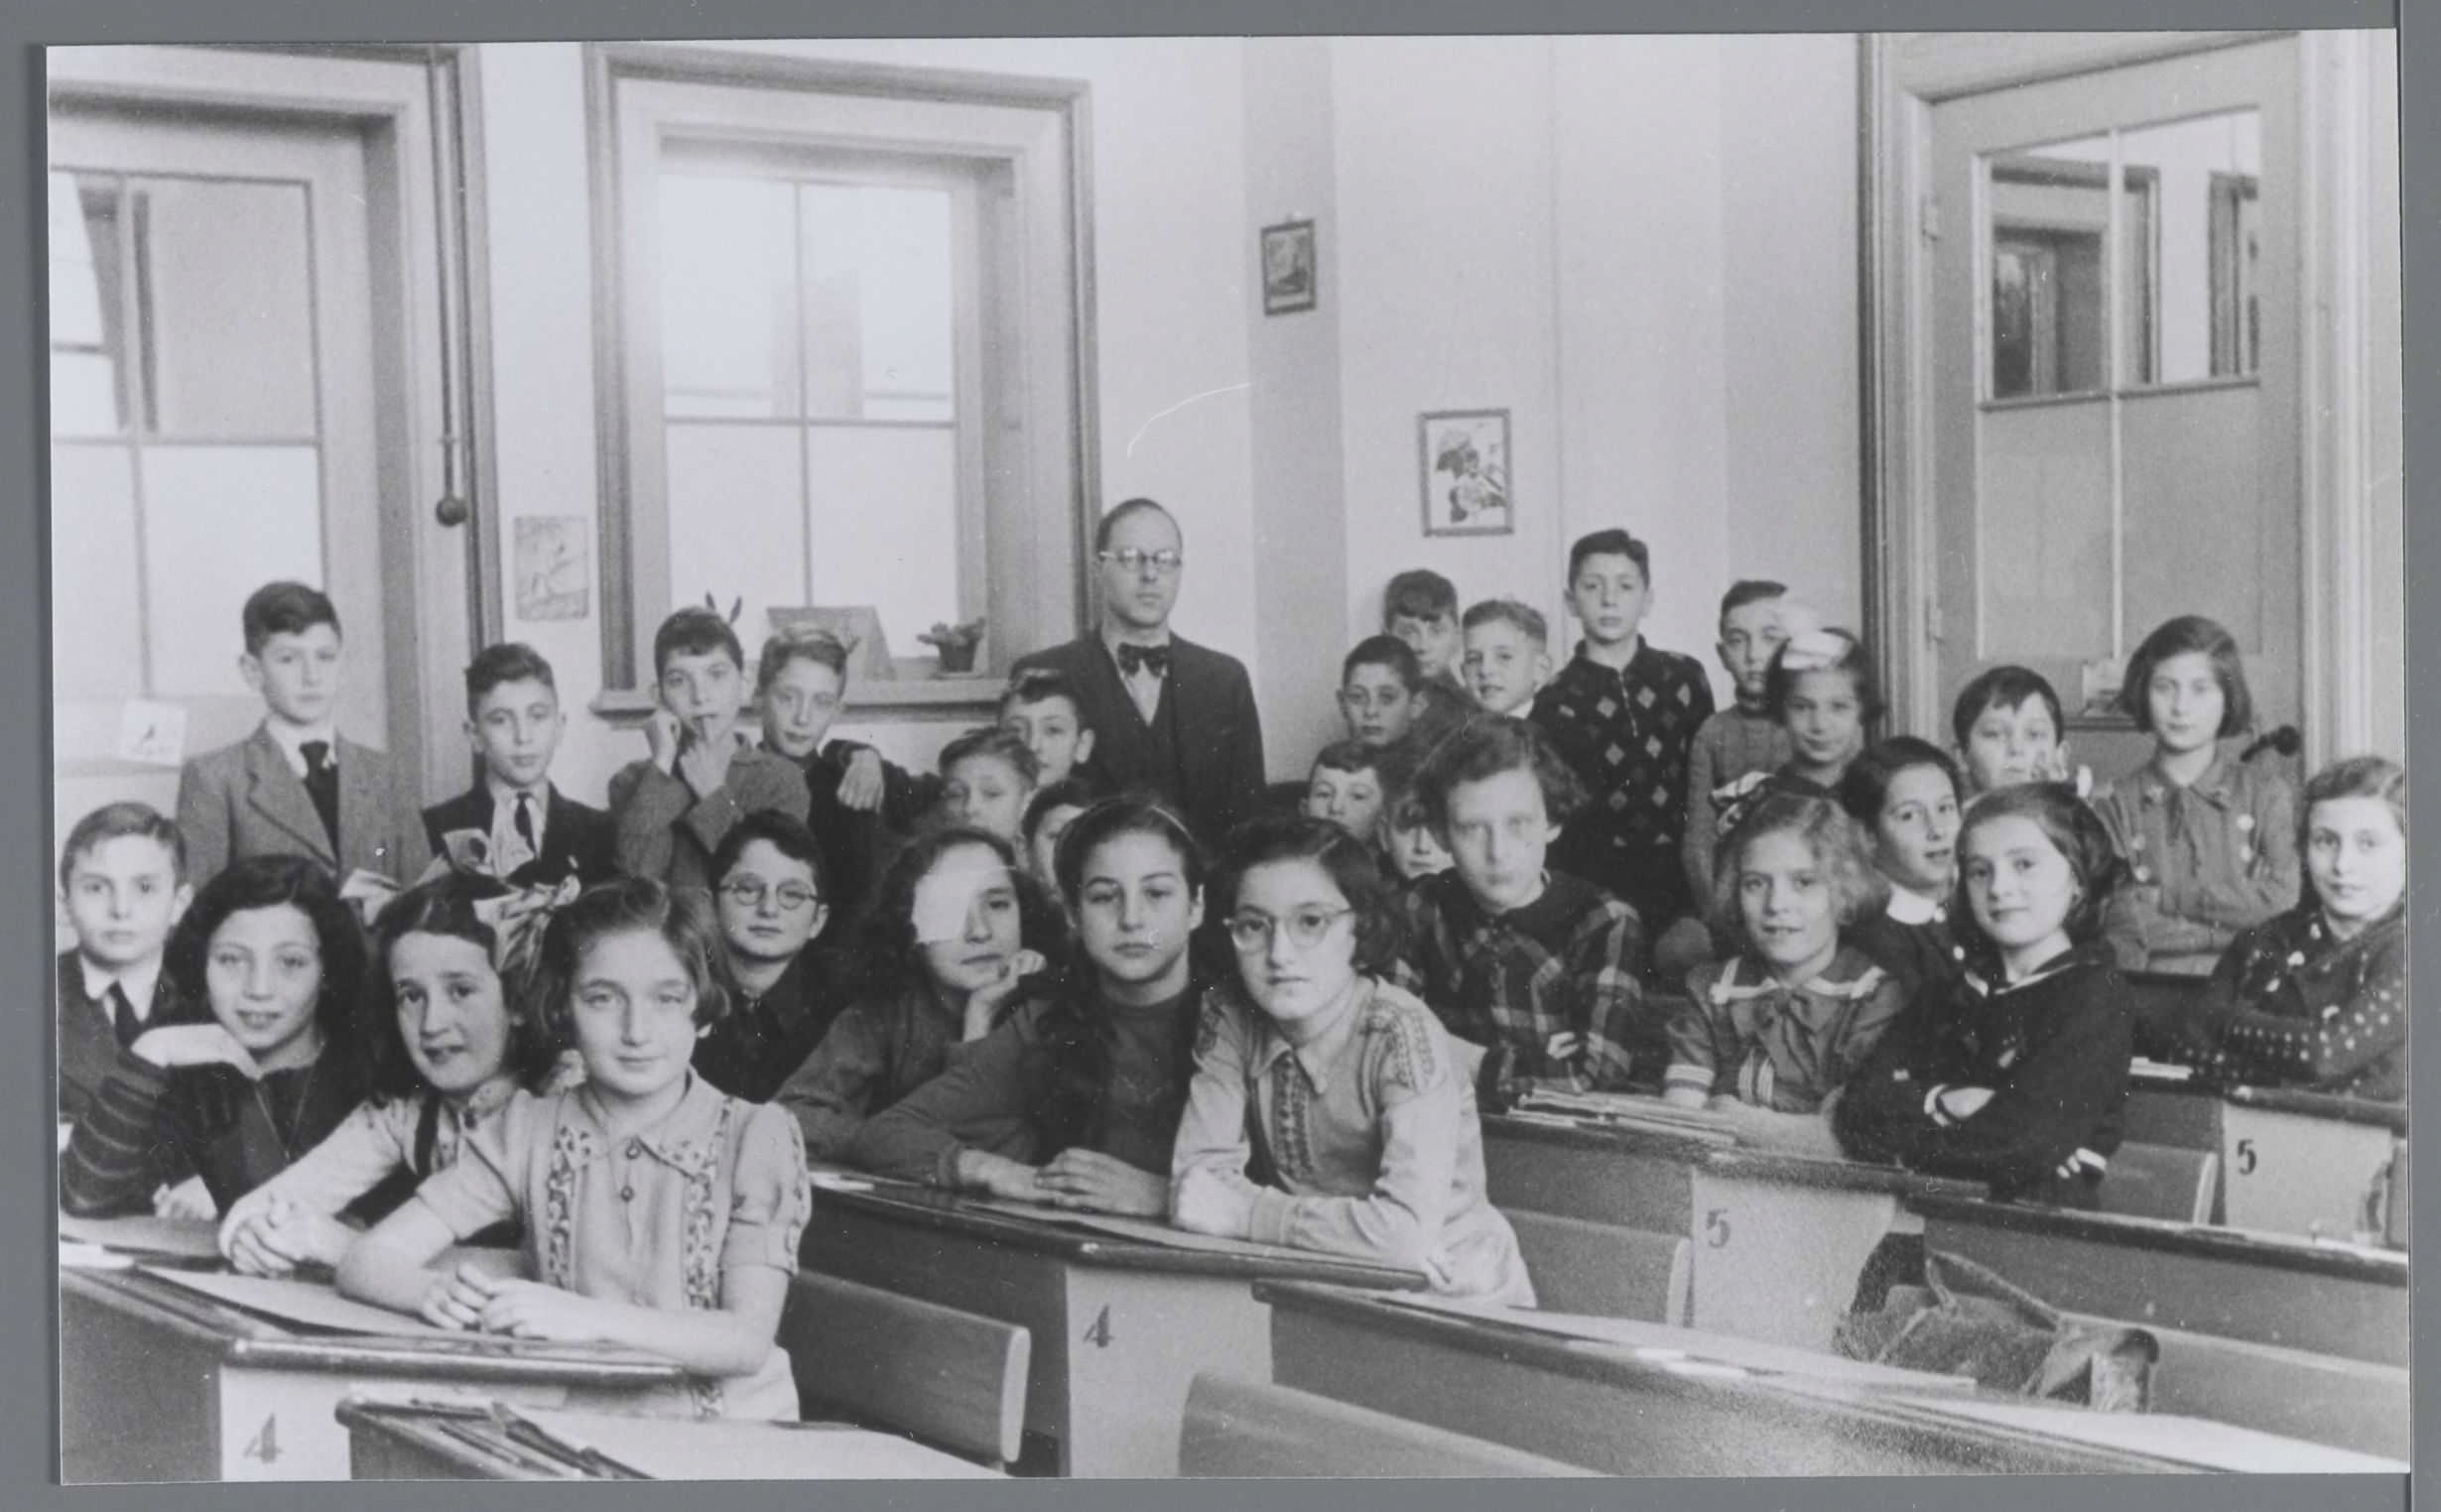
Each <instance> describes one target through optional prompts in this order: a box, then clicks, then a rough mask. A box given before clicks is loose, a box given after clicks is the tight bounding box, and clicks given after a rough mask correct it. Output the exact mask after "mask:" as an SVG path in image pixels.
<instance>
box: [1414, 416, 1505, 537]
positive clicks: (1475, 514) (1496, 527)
mask: <svg viewBox="0 0 2441 1512" xmlns="http://www.w3.org/2000/svg"><path fill="white" fill-rule="evenodd" d="M1416 434H1417V438H1418V441H1419V449H1420V451H1421V463H1422V465H1421V471H1422V473H1423V478H1424V534H1426V535H1427V536H1507V535H1513V534H1515V532H1516V529H1517V515H1516V507H1515V504H1514V503H1513V502H1512V501H1511V499H1510V498H1509V491H1508V490H1509V471H1508V411H1506V410H1440V411H1435V412H1433V413H1431V414H1428V415H1424V416H1422V417H1420V418H1418V420H1417V422H1416Z"/></svg>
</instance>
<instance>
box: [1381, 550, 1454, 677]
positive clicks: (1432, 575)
mask: <svg viewBox="0 0 2441 1512" xmlns="http://www.w3.org/2000/svg"><path fill="white" fill-rule="evenodd" d="M1381 633H1382V634H1384V635H1395V636H1397V637H1398V638H1399V639H1400V640H1402V641H1405V642H1406V643H1407V648H1408V649H1409V650H1410V651H1413V652H1414V653H1415V659H1416V665H1417V666H1418V667H1419V668H1420V669H1421V670H1422V672H1423V675H1424V685H1425V687H1426V688H1428V689H1429V690H1431V691H1432V692H1433V693H1445V692H1446V693H1449V694H1450V695H1451V696H1453V697H1455V698H1459V699H1461V700H1463V699H1465V698H1466V696H1467V689H1466V685H1465V684H1464V683H1463V682H1461V681H1460V680H1459V676H1458V658H1459V651H1460V644H1459V629H1458V585H1457V584H1456V583H1454V582H1452V581H1450V580H1449V579H1448V578H1447V577H1444V576H1442V575H1441V574H1440V573H1439V572H1436V571H1433V570H1431V569H1430V568H1427V567H1410V568H1408V569H1407V570H1406V571H1404V572H1401V573H1399V574H1398V575H1396V576H1395V577H1392V578H1391V579H1390V585H1389V586H1388V587H1387V588H1385V589H1383V590H1382V594H1381Z"/></svg>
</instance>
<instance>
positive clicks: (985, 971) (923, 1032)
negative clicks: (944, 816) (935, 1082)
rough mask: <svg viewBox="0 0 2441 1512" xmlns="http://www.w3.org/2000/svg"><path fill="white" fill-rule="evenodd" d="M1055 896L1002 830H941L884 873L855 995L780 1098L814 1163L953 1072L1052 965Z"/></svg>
mask: <svg viewBox="0 0 2441 1512" xmlns="http://www.w3.org/2000/svg"><path fill="white" fill-rule="evenodd" d="M1057 933H1058V923H1057V921H1056V919H1055V918H1054V917H1053V915H1052V912H1051V908H1050V905H1049V903H1048V902H1047V901H1046V900H1045V899H1044V898H1043V896H1042V894H1041V892H1040V891H1039V890H1038V889H1037V888H1035V887H1034V885H1033V879H1032V878H1030V877H1028V876H1026V875H1025V874H1024V872H1023V870H1022V869H1021V868H1020V867H1019V866H1018V865H1017V858H1016V853H1015V852H1014V851H1012V850H1011V849H1010V848H1009V845H1008V842H1007V841H1005V840H1003V839H1001V838H1000V837H999V836H998V835H996V834H991V833H988V832H986V831H984V830H981V829H969V828H964V827H958V828H950V829H940V830H935V831H933V832H932V833H929V834H927V835H925V836H924V837H922V838H921V839H918V840H917V841H915V842H914V843H913V844H911V845H909V846H908V847H907V848H906V849H905V850H903V851H901V852H900V853H899V854H898V856H897V858H896V859H894V860H893V861H892V862H891V863H890V868H889V870H888V871H886V872H884V873H883V874H882V879H881V886H880V889H879V891H878V892H876V893H875V894H874V898H873V908H872V912H871V913H869V914H867V915H866V916H865V919H864V926H863V938H862V940H861V941H860V942H859V943H858V945H857V948H856V951H855V960H856V965H855V971H856V974H857V977H858V978H859V981H858V984H857V987H856V989H855V997H854V1000H853V1001H852V1002H850V1003H849V1004H848V1006H847V1007H846V1008H845V1009H844V1010H842V1011H841V1012H840V1014H839V1016H838V1018H837V1020H836V1021H835V1022H834V1023H833V1024H832V1026H831V1028H830V1031H829V1032H828V1033H827V1034H825V1035H824V1036H823V1038H822V1043H820V1044H819V1045H817V1046H815V1047H814V1052H813V1054H812V1055H810V1056H808V1057H806V1058H805V1061H804V1064H803V1065H801V1066H799V1067H798V1068H797V1071H796V1072H795V1074H793V1075H791V1076H790V1077H789V1078H788V1080H787V1081H786V1082H785V1083H783V1084H782V1086H781V1087H780V1091H779V1095H778V1097H777V1098H776V1099H775V1100H776V1101H778V1102H779V1104H780V1105H781V1106H782V1107H785V1108H787V1109H788V1110H789V1112H791V1113H793V1114H795V1115H796V1118H797V1127H798V1128H799V1129H800V1130H801V1131H803V1132H804V1134H805V1149H806V1157H807V1159H809V1160H815V1161H825V1160H838V1159H840V1158H842V1157H843V1156H844V1155H845V1154H846V1151H847V1147H848V1146H849V1144H851V1143H852V1142H853V1141H854V1140H855V1137H856V1133H857V1131H858V1130H860V1129H862V1128H863V1127H864V1123H865V1120H866V1119H868V1118H871V1117H872V1116H873V1115H874V1114H876V1113H879V1112H880V1111H882V1110H883V1109H884V1108H887V1107H889V1106H891V1105H892V1104H894V1103H896V1102H897V1101H898V1100H899V1099H900V1098H902V1097H904V1096H906V1095H907V1094H908V1093H909V1092H912V1091H914V1090H915V1089H916V1088H917V1087H920V1086H922V1085H924V1084H925V1083H926V1082H928V1081H930V1080H932V1079H933V1078H934V1077H935V1076H938V1075H940V1074H941V1073H942V1071H945V1070H947V1069H948V1068H949V1067H950V1066H952V1065H954V1064H956V1063H957V1061H958V1060H959V1059H960V1058H961V1057H962V1056H964V1053H965V1052H966V1051H967V1050H969V1049H971V1048H972V1047H973V1045H974V1044H975V1043H976V1042H977V1041H979V1040H981V1039H982V1038H983V1037H984V1036H985V1035H988V1034H989V1033H991V1031H992V1030H994V1029H996V1028H998V1027H999V1026H1000V1024H1001V1022H1002V1019H1003V1017H1004V1015H1005V1013H1006V1011H1007V1010H1008V1009H1009V1008H1010V1007H1011V1006H1012V1005H1013V1003H1014V1002H1015V1001H1017V1000H1018V994H1019V992H1020V989H1021V988H1022V987H1023V985H1024V982H1025V980H1026V978H1028V977H1029V976H1032V975H1033V974H1034V973H1036V972H1038V971H1040V970H1042V969H1043V952H1044V950H1045V949H1047V948H1048V947H1049V944H1050V942H1051V941H1052V939H1053V938H1054V937H1055V936H1056V934H1057Z"/></svg>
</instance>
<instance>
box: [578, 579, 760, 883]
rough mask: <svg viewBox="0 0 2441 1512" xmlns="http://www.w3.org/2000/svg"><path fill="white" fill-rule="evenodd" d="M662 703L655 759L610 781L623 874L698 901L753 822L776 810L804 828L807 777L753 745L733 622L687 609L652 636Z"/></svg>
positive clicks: (652, 729) (648, 732)
mask: <svg viewBox="0 0 2441 1512" xmlns="http://www.w3.org/2000/svg"><path fill="white" fill-rule="evenodd" d="M653 677H654V697H655V699H656V702H655V706H654V709H653V715H652V718H651V720H650V721H649V722H648V723H647V724H646V726H645V739H646V740H647V742H648V743H649V744H650V746H651V748H652V754H651V755H650V756H647V757H645V758H644V759H643V760H641V761H633V762H629V763H628V764H627V765H626V766H625V767H623V768H621V769H620V770H619V771H618V772H617V773H616V774H614V775H613V776H612V777H611V779H610V818H611V822H612V824H613V825H614V826H615V828H616V831H617V835H618V842H617V853H618V863H619V869H620V870H621V871H624V872H628V873H630V874H632V875H635V876H640V877H654V878H658V879H659V880H661V881H663V882H665V883H667V884H669V885H670V886H672V887H691V888H695V889H696V890H698V891H704V890H706V889H708V888H709V887H710V885H711V856H712V852H713V851H715V850H717V849H718V848H719V847H720V841H721V840H722V839H723V838H725V837H726V836H727V834H728V832H729V830H730V829H732V828H733V827H735V826H736V824H737V821H738V820H739V819H744V818H745V817H746V816H747V815H749V814H755V813H759V812H761V811H763V810H773V811H776V812H778V813H781V814H785V815H787V816H788V817H789V818H790V819H795V820H797V821H798V822H799V823H803V822H804V821H805V817H806V810H807V797H806V785H805V776H804V774H803V773H801V772H799V771H798V770H797V764H796V763H795V762H793V761H790V760H789V759H788V758H787V757H785V756H780V755H776V754H774V753H772V752H770V751H766V750H763V749H762V748H760V747H759V746H751V745H747V744H745V743H744V742H743V741H742V740H740V739H739V737H738V732H737V712H738V709H739V708H740V707H741V706H742V705H743V704H744V702H745V652H744V651H743V649H742V648H740V647H739V646H738V644H737V632H735V631H734V630H731V629H730V628H729V622H728V621H727V620H725V619H723V618H721V617H720V616H719V615H718V614H715V613H713V612H712V611H711V610H709V609H698V608H692V607H691V608H685V609H681V610H679V611H678V612H677V613H675V614H673V615H671V616H670V617H669V618H668V619H665V620H663V621H662V622H661V628H660V629H659V630H657V631H655V632H654V634H653Z"/></svg>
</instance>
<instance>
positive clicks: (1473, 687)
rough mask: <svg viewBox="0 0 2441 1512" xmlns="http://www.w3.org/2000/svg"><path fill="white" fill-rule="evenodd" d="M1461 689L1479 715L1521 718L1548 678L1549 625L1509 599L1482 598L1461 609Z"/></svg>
mask: <svg viewBox="0 0 2441 1512" xmlns="http://www.w3.org/2000/svg"><path fill="white" fill-rule="evenodd" d="M1461 633H1462V634H1463V635H1464V636H1465V638H1466V662H1465V666H1466V675H1467V690H1468V692H1470V693H1473V694H1474V695H1475V701H1476V702H1477V704H1478V705H1480V706H1481V708H1482V709H1483V711H1484V712H1485V713H1490V714H1501V715H1505V716H1508V717H1511V718H1523V717H1524V716H1525V715H1526V713H1527V711H1528V710H1530V709H1532V708H1533V706H1534V694H1535V693H1537V692H1538V691H1540V690H1541V688H1542V686H1543V684H1545V683H1546V682H1549V681H1550V679H1551V625H1550V622H1549V621H1547V620H1545V619H1544V618H1543V615H1542V611H1541V610H1539V609H1537V608H1535V607H1533V606H1532V605H1531V604H1524V603H1519V602H1518V601H1517V600H1516V599H1513V598H1486V599H1484V600H1483V601H1482V602H1481V603H1479V604H1477V605H1476V606H1475V607H1473V608H1471V609H1469V610H1468V611H1467V617H1466V619H1465V620H1464V621H1463V623H1462V628H1461Z"/></svg>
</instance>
